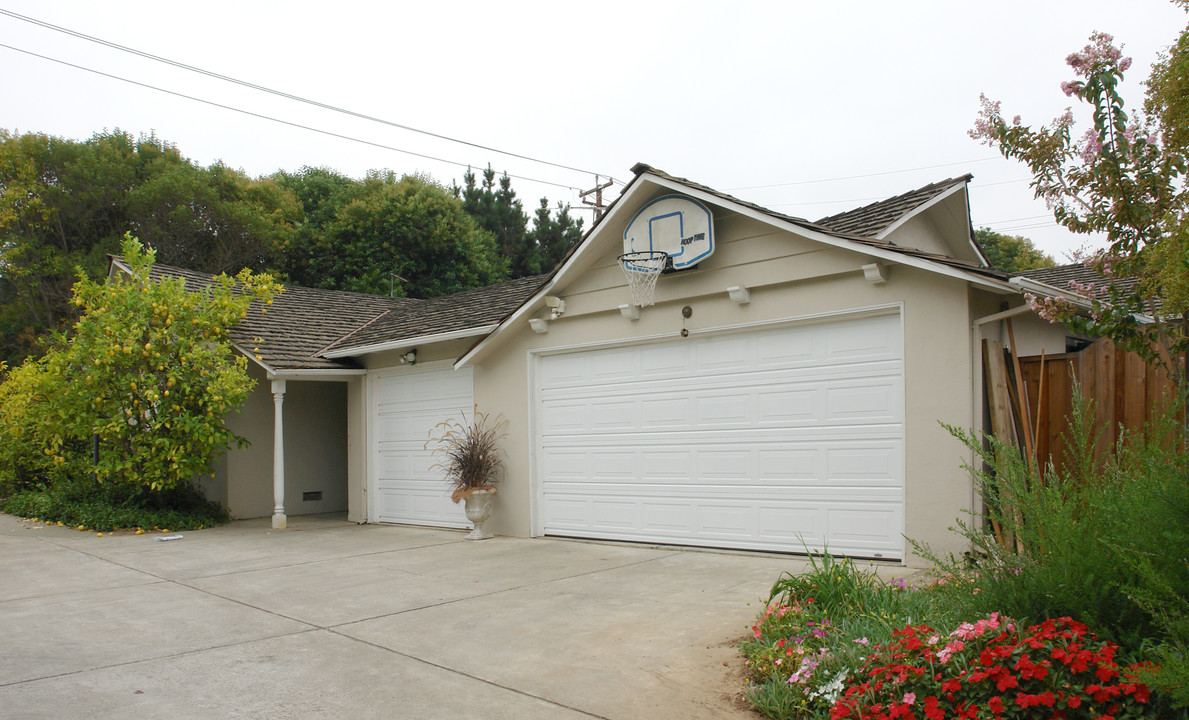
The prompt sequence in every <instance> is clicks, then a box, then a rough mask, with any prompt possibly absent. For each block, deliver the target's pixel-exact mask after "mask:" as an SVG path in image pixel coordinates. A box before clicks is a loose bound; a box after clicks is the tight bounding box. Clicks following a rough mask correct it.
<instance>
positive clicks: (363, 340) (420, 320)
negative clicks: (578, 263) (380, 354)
mask: <svg viewBox="0 0 1189 720" xmlns="http://www.w3.org/2000/svg"><path fill="white" fill-rule="evenodd" d="M547 278H548V275H532V276H529V277H522V278H519V279H516V280H511V281H509V282H505V283H500V284H499V285H489V286H488V287H483V288H477V289H475V290H464V291H463V292H458V293H454V294H453V295H443V296H442V297H436V298H431V299H429V300H420V301H418V302H417V304H416V305H412V306H409V307H402V308H400V309H399V310H392V311H389V312H387V313H385V314H384V315H383V316H382V317H380V318H378V319H376V320H375V321H374V322H372V323H369V324H367V325H364V326H362V327H360V328H358V329H357V330H355V331H354V332H352V333H350V334H349V335H347V336H345V337H343V338H341V339H339V340H338V341H337V342H335V343H334V344H333V345H331V346H329V347H326V348H324V349H323V351H322V352H323V354H326V353H330V354H335V353H336V351H337V352H342V351H344V350H350V349H356V348H359V349H363V348H369V347H374V346H376V345H381V344H388V343H397V342H400V341H402V340H411V339H413V338H418V337H424V336H426V335H438V334H444V333H450V332H455V331H458V330H467V329H471V328H478V327H484V326H486V325H493V324H495V323H498V322H500V321H501V320H503V319H504V318H505V317H507V316H508V315H509V314H510V313H511V312H512V311H514V310H515V309H516V308H518V307H520V305H521V304H522V303H523V302H524V301H525V300H527V299H529V298H530V297H531V296H532V294H533V293H534V292H536V290H537V288H539V287H541V285H542V284H543V283H544V282H545V280H546V279H547Z"/></svg>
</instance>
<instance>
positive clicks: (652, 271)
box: [619, 250, 669, 307]
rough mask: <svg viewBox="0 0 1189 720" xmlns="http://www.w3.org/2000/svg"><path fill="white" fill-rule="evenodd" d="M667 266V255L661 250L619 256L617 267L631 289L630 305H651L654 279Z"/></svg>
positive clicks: (654, 286)
mask: <svg viewBox="0 0 1189 720" xmlns="http://www.w3.org/2000/svg"><path fill="white" fill-rule="evenodd" d="M668 264H669V253H667V252H663V251H661V250H644V251H642V252H629V253H624V254H623V255H620V256H619V266H620V267H621V268H623V274H624V275H625V276H627V279H628V287H630V288H631V289H632V304H633V305H635V306H636V307H644V306H645V305H652V304H653V300H652V295H653V291H654V290H655V289H656V279H657V278H658V277H660V275H661V271H662V270H664V269H665V267H666V266H667V265H668Z"/></svg>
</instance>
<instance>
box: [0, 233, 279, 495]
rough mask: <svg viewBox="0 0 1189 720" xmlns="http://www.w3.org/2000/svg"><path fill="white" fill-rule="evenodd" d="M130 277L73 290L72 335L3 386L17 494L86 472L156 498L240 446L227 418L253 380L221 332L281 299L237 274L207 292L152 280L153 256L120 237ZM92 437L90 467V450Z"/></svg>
mask: <svg viewBox="0 0 1189 720" xmlns="http://www.w3.org/2000/svg"><path fill="white" fill-rule="evenodd" d="M122 250H123V260H124V262H125V264H126V265H127V266H128V268H129V269H130V270H131V275H130V276H124V275H117V276H113V277H111V278H108V279H107V280H106V281H104V282H97V281H94V280H90V279H88V278H86V277H83V278H81V279H80V280H79V281H78V283H77V284H76V285H75V286H74V291H73V295H72V302H73V304H74V305H75V306H77V307H78V308H79V310H80V313H81V314H80V316H79V318H78V320H77V321H76V322H75V323H74V325H73V328H72V331H71V334H70V336H69V337H67V336H66V335H64V334H61V333H59V334H56V335H55V337H54V338H53V340H52V342H51V344H50V347H49V349H48V351H47V352H46V353H45V355H44V356H42V357H40V358H30V359H28V360H26V361H25V362H24V363H23V364H22V365H21V366H19V367H17V368H15V369H14V370H12V372H11V373H10V374H9V376H8V378H7V380H6V381H5V382H4V383H3V384H2V385H0V480H3V481H4V483H5V484H6V485H9V486H18V487H19V486H20V485H21V484H27V483H29V482H31V481H34V480H51V481H52V480H55V479H57V480H62V479H68V478H71V477H74V478H77V477H79V476H82V475H90V474H91V473H92V472H94V473H95V475H96V476H97V478H98V479H99V480H100V481H101V482H111V483H120V484H128V485H132V486H137V487H141V486H143V487H144V488H147V489H150V490H165V489H169V488H172V487H175V486H177V485H178V484H179V483H184V482H186V481H188V480H190V479H191V478H193V477H194V476H195V475H196V474H198V473H202V472H209V468H210V464H211V462H212V461H213V459H214V458H215V456H216V454H217V453H219V452H222V451H223V450H225V449H226V448H227V447H229V446H230V445H231V444H232V443H235V442H239V438H238V437H236V436H235V435H233V434H232V433H231V432H230V431H229V430H227V428H226V427H225V426H224V424H223V420H224V417H225V416H226V414H227V413H228V411H230V410H231V409H232V408H235V407H236V406H238V405H239V404H240V403H242V402H243V400H244V399H245V398H246V397H247V394H248V392H249V390H250V389H251V387H252V384H253V381H252V380H251V379H250V378H249V377H248V375H247V369H246V360H245V358H244V357H243V356H242V355H240V354H239V353H237V352H235V351H234V350H233V348H232V347H231V343H230V340H229V338H228V330H229V329H230V328H231V327H232V326H234V325H235V324H236V323H238V322H239V321H240V320H242V319H243V318H244V317H245V315H246V313H247V311H248V308H249V303H250V302H251V300H253V299H257V300H261V301H263V302H265V303H271V300H272V297H273V295H274V294H275V293H276V292H279V288H278V286H277V285H276V284H275V282H274V281H273V280H272V278H271V277H269V276H267V275H253V274H252V272H251V271H250V270H246V269H245V270H243V271H241V272H240V273H239V275H237V276H236V277H235V278H234V279H233V278H230V277H228V276H226V275H220V276H219V277H217V278H215V279H214V281H213V283H212V285H211V286H209V287H207V288H187V287H186V286H185V281H184V280H181V279H165V280H160V281H154V280H152V279H151V278H150V270H151V268H152V265H153V262H154V255H155V252H154V251H153V250H151V249H147V250H146V249H144V248H143V246H142V245H141V244H140V242H139V241H138V240H136V239H135V238H133V237H132V236H131V235H128V236H126V238H125V240H124V242H123V245H122ZM93 436H94V437H98V440H99V446H100V448H101V449H100V452H99V460H98V463H96V464H94V465H93V466H92V463H91V458H90V456H91V440H92V437H93Z"/></svg>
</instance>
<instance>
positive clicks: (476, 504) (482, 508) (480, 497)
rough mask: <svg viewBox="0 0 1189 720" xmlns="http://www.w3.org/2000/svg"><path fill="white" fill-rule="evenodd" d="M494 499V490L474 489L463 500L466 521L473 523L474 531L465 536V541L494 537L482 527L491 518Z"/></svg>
mask: <svg viewBox="0 0 1189 720" xmlns="http://www.w3.org/2000/svg"><path fill="white" fill-rule="evenodd" d="M494 499H495V488H475V489H474V490H471V491H470V492H469V493H467V495H466V496H465V498H464V499H463V502H465V503H466V513H467V520H470V521H471V522H473V523H475V529H474V530H472V531H471V534H470V535H467V540H487V539H488V538H492V537H495V536H494V535H492V534H491V531H490V530H488V529H487V528H486V527H484V523H486V522H487V520H488V518H490V517H491V502H492V500H494Z"/></svg>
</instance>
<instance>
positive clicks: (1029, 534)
mask: <svg viewBox="0 0 1189 720" xmlns="http://www.w3.org/2000/svg"><path fill="white" fill-rule="evenodd" d="M1174 407H1175V404H1172V403H1170V404H1169V408H1170V409H1169V411H1168V412H1166V413H1165V416H1164V417H1163V418H1162V419H1161V420H1160V421H1158V422H1156V423H1154V424H1153V425H1152V426H1150V427H1148V428H1147V429H1146V430H1145V432H1143V433H1137V434H1133V435H1129V436H1125V437H1124V438H1123V439H1122V440H1121V441H1120V443H1119V445H1118V447H1117V448H1116V449H1115V451H1114V452H1113V453H1110V454H1109V458H1108V459H1107V461H1106V463H1105V465H1104V466H1103V467H1101V468H1096V467H1095V466H1094V464H1093V462H1092V458H1093V457H1094V454H1095V445H1096V436H1095V431H1094V424H1093V418H1094V411H1093V406H1092V403H1090V402H1089V401H1087V400H1084V399H1082V398H1081V397H1080V396H1079V397H1076V399H1075V409H1074V412H1073V414H1072V415H1071V417H1070V425H1069V431H1068V434H1067V441H1068V443H1067V444H1068V446H1069V448H1070V450H1071V453H1070V456H1069V457H1068V458H1067V460H1068V462H1067V463H1066V467H1065V469H1064V470H1063V471H1062V472H1057V471H1055V470H1054V469H1053V468H1051V467H1050V468H1049V471H1048V472H1047V473H1046V474H1045V475H1044V477H1043V478H1042V477H1040V476H1039V475H1038V474H1037V473H1036V472H1035V471H1033V470H1032V469H1030V468H1029V467H1028V466H1026V465H1025V464H1024V462H1023V461H1022V460H1021V458H1020V456H1019V453H1018V452H1016V451H1015V450H1013V449H1011V448H1005V447H1002V446H1001V445H999V444H998V443H996V442H994V441H990V442H989V443H988V444H987V445H986V446H984V444H983V442H982V441H981V440H980V439H978V438H976V437H974V436H973V435H971V434H969V433H965V432H962V431H959V430H954V429H952V428H951V432H953V433H954V434H955V435H956V436H958V437H959V438H961V439H962V440H963V441H964V442H965V443H966V444H967V445H968V446H970V447H971V448H972V449H974V450H976V451H977V452H978V453H979V457H980V458H981V460H982V461H983V465H982V466H980V467H977V468H973V469H971V472H972V474H973V475H974V478H975V482H976V484H977V485H978V487H979V489H980V491H981V492H982V494H983V497H984V498H986V499H988V502H987V510H988V515H989V519H990V520H993V521H994V522H996V523H998V524H999V525H1000V526H1001V527H1002V528H1004V529H1005V530H1009V531H1011V532H1012V533H1014V534H1015V535H1016V536H1017V537H1018V538H1019V539H1020V542H1021V543H1022V545H1023V548H1024V551H1023V552H1022V553H1020V552H1016V551H1015V549H1014V548H1012V547H1005V546H1004V545H1000V544H999V543H998V542H997V541H996V538H995V536H994V535H993V534H992V533H991V531H990V530H989V529H988V528H987V527H986V526H985V525H984V523H982V522H975V523H973V524H961V525H960V527H959V532H961V533H962V534H963V535H964V536H965V537H966V538H967V539H968V540H970V542H971V544H972V546H973V548H974V551H973V552H972V553H969V554H968V555H967V556H966V557H953V556H950V557H946V558H940V557H937V556H935V555H933V554H931V553H930V552H929V550H928V548H923V547H920V546H917V551H918V553H920V554H922V555H924V556H925V557H930V558H932V559H933V560H934V562H936V563H937V564H938V565H939V566H941V568H942V569H943V570H944V571H947V572H948V573H951V574H952V575H953V576H955V577H957V578H959V579H962V580H964V581H966V582H970V583H974V584H975V585H976V586H977V587H978V588H979V592H977V593H971V592H960V593H941V594H939V595H938V598H939V601H940V602H945V603H948V604H950V605H951V607H952V608H954V609H955V610H957V611H958V613H959V614H962V615H965V616H977V615H982V614H986V613H990V612H1000V613H1003V614H1005V615H1009V616H1012V617H1015V618H1018V619H1020V620H1021V621H1023V622H1040V621H1043V620H1046V619H1049V618H1059V617H1072V618H1073V619H1074V620H1077V621H1080V622H1082V623H1085V624H1087V625H1088V626H1090V627H1091V628H1093V629H1094V631H1095V632H1096V633H1097V634H1098V635H1099V636H1101V637H1103V639H1105V640H1108V641H1112V642H1116V643H1118V644H1119V645H1120V646H1121V647H1122V650H1123V653H1124V655H1125V656H1127V657H1128V658H1130V659H1132V660H1158V661H1160V662H1161V663H1162V664H1163V665H1162V668H1161V670H1160V671H1158V673H1157V674H1156V675H1154V676H1151V677H1150V678H1149V681H1150V682H1152V683H1153V685H1154V686H1155V687H1157V688H1161V689H1163V690H1166V691H1177V692H1179V693H1180V694H1179V695H1177V696H1176V697H1177V698H1178V699H1179V701H1180V702H1181V703H1189V697H1186V692H1185V690H1184V688H1185V687H1186V686H1189V674H1187V673H1186V670H1187V663H1186V660H1185V658H1186V655H1185V647H1186V641H1187V640H1189V628H1187V627H1186V624H1187V622H1189V621H1187V620H1186V618H1187V617H1189V615H1187V613H1186V610H1187V608H1189V605H1187V601H1189V564H1187V562H1186V555H1187V554H1189V553H1187V550H1189V529H1187V528H1189V462H1187V456H1186V453H1185V450H1184V448H1183V445H1182V444H1181V443H1180V437H1181V434H1180V431H1181V429H1182V428H1181V426H1180V424H1179V421H1178V419H1177V417H1176V414H1175V413H1174V412H1172V408H1174ZM968 469H970V468H968ZM1153 646H1159V650H1157V651H1155V653H1153V651H1152V648H1153Z"/></svg>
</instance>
